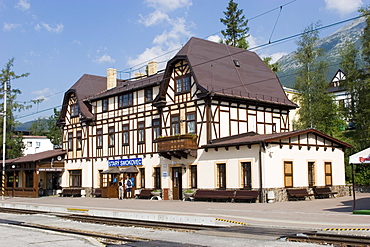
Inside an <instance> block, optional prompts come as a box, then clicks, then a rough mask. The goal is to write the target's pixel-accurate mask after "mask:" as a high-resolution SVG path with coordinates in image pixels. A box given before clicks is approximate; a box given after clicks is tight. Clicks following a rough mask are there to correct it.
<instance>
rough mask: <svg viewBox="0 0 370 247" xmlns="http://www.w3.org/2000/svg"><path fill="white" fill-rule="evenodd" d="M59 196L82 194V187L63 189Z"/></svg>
mask: <svg viewBox="0 0 370 247" xmlns="http://www.w3.org/2000/svg"><path fill="white" fill-rule="evenodd" d="M59 196H72V197H74V196H81V189H63V191H62V192H61V193H59Z"/></svg>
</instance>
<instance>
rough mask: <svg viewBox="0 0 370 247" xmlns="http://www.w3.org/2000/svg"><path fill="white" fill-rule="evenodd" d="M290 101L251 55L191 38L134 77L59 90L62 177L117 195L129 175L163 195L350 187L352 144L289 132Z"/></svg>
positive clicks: (96, 79) (278, 194) (83, 81)
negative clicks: (161, 63)
mask: <svg viewBox="0 0 370 247" xmlns="http://www.w3.org/2000/svg"><path fill="white" fill-rule="evenodd" d="M296 107H297V105H296V104H294V103H293V102H291V101H290V100H289V99H288V98H287V96H286V94H285V93H284V90H283V88H282V86H281V84H280V82H279V80H278V78H277V77H276V75H275V74H274V73H273V72H272V71H271V70H270V69H269V68H268V66H266V65H265V63H264V62H263V61H262V60H261V59H260V58H259V57H258V55H257V54H255V53H254V52H251V51H247V50H243V49H239V48H236V47H230V46H227V45H225V44H220V43H215V42H211V41H207V40H202V39H199V38H194V37H193V38H191V39H190V40H189V41H188V42H187V43H186V44H185V45H184V46H183V47H182V48H181V49H180V51H179V52H178V53H177V54H176V55H175V56H174V57H173V58H172V59H171V60H170V61H168V63H167V65H166V67H165V69H164V70H163V71H157V64H156V62H150V63H149V64H148V73H147V75H145V76H141V77H137V78H135V79H130V80H121V79H117V72H116V70H115V69H108V72H107V77H101V76H94V75H87V74H85V75H83V76H82V77H81V78H80V79H79V80H78V81H77V82H76V83H75V84H74V85H73V86H72V87H71V88H70V89H69V90H68V91H67V92H66V93H65V95H64V99H63V108H62V115H61V118H60V119H59V124H60V125H61V126H62V127H63V150H64V151H65V152H66V156H65V167H64V173H63V175H62V178H61V186H62V187H63V188H80V189H83V190H84V191H85V192H86V194H87V196H89V195H92V194H93V193H94V191H96V190H97V189H99V190H101V192H102V196H103V197H117V186H118V182H119V181H123V180H124V179H126V178H127V177H129V178H130V179H131V180H132V181H133V182H134V188H133V191H138V190H140V189H144V188H146V189H158V190H161V196H162V198H163V199H166V200H180V199H182V198H183V192H184V191H185V190H186V189H193V190H196V189H209V190H236V189H242V190H257V191H259V201H260V202H265V201H266V198H267V195H268V194H270V195H271V193H273V195H274V197H275V198H276V201H284V200H286V199H287V196H286V189H287V188H307V189H310V188H312V187H314V186H317V187H321V186H322V187H325V186H327V187H330V188H331V189H332V190H333V191H336V192H338V195H344V194H346V193H347V188H346V185H345V168H344V149H345V148H349V147H350V146H349V145H348V144H346V143H344V142H342V141H340V140H337V139H335V138H333V137H331V136H329V135H326V134H325V133H322V132H320V131H317V130H315V129H306V130H298V131H292V126H291V124H290V119H289V112H290V111H291V110H293V109H295V108H296ZM270 191H272V192H270ZM133 194H134V193H133ZM133 196H134V195H133Z"/></svg>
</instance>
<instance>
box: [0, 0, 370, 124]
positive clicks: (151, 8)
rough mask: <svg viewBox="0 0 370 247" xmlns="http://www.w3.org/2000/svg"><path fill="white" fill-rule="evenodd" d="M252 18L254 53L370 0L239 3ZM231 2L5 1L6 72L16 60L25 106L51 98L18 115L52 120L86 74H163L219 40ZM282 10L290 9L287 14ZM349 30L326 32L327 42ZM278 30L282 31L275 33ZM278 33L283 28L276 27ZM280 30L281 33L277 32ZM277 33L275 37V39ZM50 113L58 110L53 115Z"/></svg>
mask: <svg viewBox="0 0 370 247" xmlns="http://www.w3.org/2000/svg"><path fill="white" fill-rule="evenodd" d="M234 1H235V2H236V3H238V7H239V9H243V14H244V15H245V16H246V17H247V19H250V21H249V23H248V26H249V27H250V30H249V34H250V37H249V39H248V40H249V43H250V47H251V48H253V47H257V46H260V45H264V44H267V43H268V42H269V40H271V41H272V42H274V41H276V40H280V39H283V38H286V37H289V36H292V35H296V34H299V33H300V32H302V31H303V30H304V29H305V28H306V27H307V26H308V25H310V24H311V23H316V22H317V21H319V20H320V21H321V22H322V25H323V26H326V25H329V24H333V23H336V22H340V21H343V20H346V19H349V18H352V17H355V16H358V12H357V10H358V8H359V7H365V6H367V5H369V4H370V0H255V1H253V0H234ZM228 2H229V0H77V1H76V0H54V1H50V0H0V24H1V25H2V26H1V30H0V35H1V36H0V54H1V56H0V66H1V68H4V65H5V64H6V62H7V61H8V60H9V59H10V58H15V62H14V67H13V69H14V71H15V72H16V73H17V74H21V73H26V72H29V73H30V76H28V77H27V78H22V79H18V80H14V81H12V82H11V83H12V87H14V88H18V89H20V90H21V91H22V94H21V95H19V96H18V100H19V101H22V102H24V101H30V100H33V99H39V98H43V99H44V101H43V102H42V103H40V104H39V105H38V106H34V107H33V108H32V109H30V110H28V111H26V112H20V113H16V115H17V120H18V121H20V122H26V121H30V120H33V119H37V118H38V117H48V116H50V115H52V113H53V111H52V108H54V107H58V106H60V105H61V103H62V100H63V95H64V92H65V91H67V90H68V89H69V88H70V87H71V86H72V85H73V84H74V83H75V82H76V81H77V80H78V79H79V78H80V77H81V76H82V75H83V74H93V75H101V76H106V70H107V68H115V69H117V70H118V71H120V72H119V73H118V76H119V77H121V78H122V79H127V78H128V77H129V76H130V75H131V76H133V75H134V73H135V72H144V71H145V68H144V67H145V65H146V63H147V62H148V61H151V60H156V61H158V62H159V66H160V67H161V68H163V67H164V66H165V62H166V61H167V60H168V59H169V58H171V57H172V56H173V55H174V54H175V53H176V52H177V51H178V49H179V48H181V46H182V45H184V44H185V43H186V42H187V40H188V39H189V38H190V37H193V36H195V37H199V38H204V39H209V40H213V41H217V40H219V39H220V38H221V37H222V35H221V32H220V31H221V30H223V29H225V26H224V25H223V24H222V23H221V22H220V18H223V17H224V14H223V11H225V10H226V7H227V6H228ZM280 6H282V8H280ZM345 24H347V23H344V24H341V25H336V26H334V27H331V28H327V29H324V30H322V31H321V32H320V36H321V37H324V36H327V35H329V34H331V33H333V32H334V31H336V30H337V29H339V28H341V27H343V26H344V25H345ZM275 25H276V26H275ZM274 26H275V28H274ZM273 30H274V31H273ZM272 31H273V32H272ZM295 49H296V45H295V42H294V39H292V40H289V41H286V42H280V43H275V44H272V45H266V46H263V47H262V48H260V49H252V50H253V51H255V52H256V53H257V54H259V55H260V56H261V57H265V56H272V57H273V59H274V60H276V59H278V58H279V57H281V56H282V55H284V54H287V53H290V52H292V51H294V50H295ZM47 109H50V110H47Z"/></svg>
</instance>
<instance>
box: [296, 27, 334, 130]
mask: <svg viewBox="0 0 370 247" xmlns="http://www.w3.org/2000/svg"><path fill="white" fill-rule="evenodd" d="M319 26H320V24H319V23H317V24H316V25H315V26H314V25H313V24H311V25H310V26H309V27H307V28H306V29H305V30H304V32H303V33H302V35H301V37H300V39H299V40H298V41H297V42H296V44H297V45H298V49H297V51H296V54H295V58H296V59H297V60H298V62H299V64H300V66H301V68H300V69H299V70H298V76H297V77H296V85H295V88H296V89H297V90H298V94H297V95H296V96H295V100H296V102H298V104H299V106H300V108H299V110H298V114H299V119H298V122H297V123H296V127H297V128H298V129H305V128H315V129H317V130H320V131H323V132H325V133H328V134H330V135H332V134H333V133H335V132H336V131H338V130H339V127H340V123H341V120H340V118H339V116H338V113H337V105H336V103H335V101H334V97H333V95H332V94H329V93H327V87H328V83H327V82H326V78H325V75H326V71H327V63H326V62H324V61H319V58H320V57H321V56H322V55H323V50H322V49H319V48H316V47H315V45H316V43H317V41H318V40H319V36H318V31H317V27H319Z"/></svg>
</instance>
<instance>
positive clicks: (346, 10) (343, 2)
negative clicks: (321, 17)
mask: <svg viewBox="0 0 370 247" xmlns="http://www.w3.org/2000/svg"><path fill="white" fill-rule="evenodd" d="M325 4H326V8H327V9H328V10H334V11H338V12H339V14H340V15H342V16H343V15H348V14H350V13H352V12H354V11H357V10H358V8H360V7H361V5H362V4H363V2H362V0H325Z"/></svg>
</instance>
